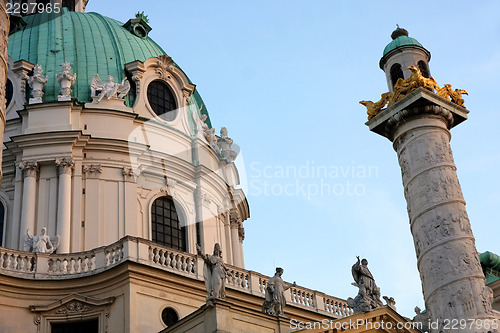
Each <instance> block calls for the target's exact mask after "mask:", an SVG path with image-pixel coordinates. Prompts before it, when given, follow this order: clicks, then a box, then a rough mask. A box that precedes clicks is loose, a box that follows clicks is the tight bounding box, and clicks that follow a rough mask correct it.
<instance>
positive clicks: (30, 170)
mask: <svg viewBox="0 0 500 333" xmlns="http://www.w3.org/2000/svg"><path fill="white" fill-rule="evenodd" d="M19 169H21V170H22V171H23V176H24V181H23V199H22V207H21V228H20V234H19V247H22V246H23V245H24V239H25V236H26V232H27V231H29V232H30V233H33V234H35V233H36V230H35V205H36V182H37V177H38V172H39V168H38V163H37V162H36V161H22V162H19Z"/></svg>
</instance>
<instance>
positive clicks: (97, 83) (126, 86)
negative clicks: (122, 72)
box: [90, 74, 130, 103]
mask: <svg viewBox="0 0 500 333" xmlns="http://www.w3.org/2000/svg"><path fill="white" fill-rule="evenodd" d="M129 90H130V83H129V82H128V80H127V78H124V79H123V81H122V83H121V84H120V83H115V82H114V79H113V77H112V76H111V75H108V82H103V81H102V80H101V78H100V77H99V74H96V75H95V76H94V78H93V79H92V83H91V84H90V96H91V97H92V103H99V102H100V101H101V100H102V99H103V98H104V97H107V98H108V100H110V99H112V98H113V99H123V97H125V95H127V94H128V91H129ZM97 92H99V94H96V93H97Z"/></svg>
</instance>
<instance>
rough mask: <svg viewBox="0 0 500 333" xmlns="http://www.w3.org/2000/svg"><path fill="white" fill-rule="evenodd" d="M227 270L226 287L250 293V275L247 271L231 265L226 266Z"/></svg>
mask: <svg viewBox="0 0 500 333" xmlns="http://www.w3.org/2000/svg"><path fill="white" fill-rule="evenodd" d="M226 270H227V276H226V286H230V287H234V288H237V289H240V290H245V291H250V278H249V277H250V274H249V272H248V271H247V270H245V269H242V268H238V267H234V266H229V265H227V266H226Z"/></svg>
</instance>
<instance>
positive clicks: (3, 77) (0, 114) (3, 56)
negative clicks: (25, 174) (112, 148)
mask: <svg viewBox="0 0 500 333" xmlns="http://www.w3.org/2000/svg"><path fill="white" fill-rule="evenodd" d="M9 28H10V22H9V15H7V12H6V10H5V1H0V142H3V135H4V132H5V106H6V105H5V87H6V82H7V58H8V54H7V46H8V43H9ZM0 184H2V149H0Z"/></svg>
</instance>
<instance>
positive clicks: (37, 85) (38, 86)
mask: <svg viewBox="0 0 500 333" xmlns="http://www.w3.org/2000/svg"><path fill="white" fill-rule="evenodd" d="M42 72H43V69H42V66H40V65H36V66H35V67H34V68H33V75H32V76H30V77H29V78H28V84H29V86H30V88H31V98H30V99H29V104H34V103H42V102H43V100H42V97H43V89H45V86H46V85H47V82H48V81H49V77H48V76H45V77H44V76H43V74H42Z"/></svg>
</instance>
